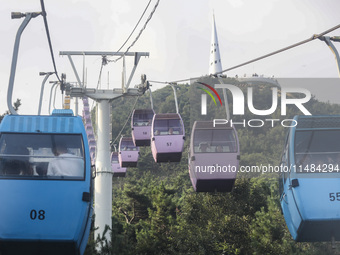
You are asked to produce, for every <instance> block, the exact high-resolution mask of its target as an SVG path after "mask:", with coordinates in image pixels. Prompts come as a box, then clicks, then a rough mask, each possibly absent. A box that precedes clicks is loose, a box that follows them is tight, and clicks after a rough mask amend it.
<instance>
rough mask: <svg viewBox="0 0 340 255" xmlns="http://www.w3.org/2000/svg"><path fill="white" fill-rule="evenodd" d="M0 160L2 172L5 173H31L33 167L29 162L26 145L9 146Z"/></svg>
mask: <svg viewBox="0 0 340 255" xmlns="http://www.w3.org/2000/svg"><path fill="white" fill-rule="evenodd" d="M6 154H8V155H11V156H9V157H6V158H5V159H4V160H3V162H2V164H1V165H2V171H1V172H2V173H3V174H5V175H33V168H32V166H31V164H30V162H29V152H28V149H27V148H26V147H10V148H9V149H7V151H6Z"/></svg>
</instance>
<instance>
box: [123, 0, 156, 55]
mask: <svg viewBox="0 0 340 255" xmlns="http://www.w3.org/2000/svg"><path fill="white" fill-rule="evenodd" d="M150 3H151V0H149V3H148V4H147V6H146V7H145V9H144V11H143V13H142V16H141V17H140V18H139V20H138V22H137V24H136V25H135V27H134V28H133V30H132V32H131V33H130V35H129V36H128V38H127V39H126V40H125V42H124V43H123V45H122V46H121V47H120V48H119V50H117V52H119V51H120V50H121V49H122V48H123V47H124V46H125V44H126V43H127V42H128V40H129V39H130V37H131V36H132V34H133V32H135V30H136V28H137V26H138V25H139V23H140V21H141V20H142V18H143V17H144V14H145V12H146V10H147V9H148V8H149V5H150Z"/></svg>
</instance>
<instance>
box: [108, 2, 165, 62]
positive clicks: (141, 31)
mask: <svg viewBox="0 0 340 255" xmlns="http://www.w3.org/2000/svg"><path fill="white" fill-rule="evenodd" d="M159 1H160V0H158V1H157V3H156V4H155V6H154V7H153V10H152V11H151V13H150V15H149V17H148V19H147V20H146V22H145V24H144V26H143V27H142V29H141V30H140V31H139V34H138V35H137V37H136V39H135V40H134V41H133V42H132V43H131V45H130V46H129V47H128V48H127V50H126V51H125V52H124V54H123V55H121V56H120V57H119V58H116V59H114V60H110V61H113V62H117V61H118V60H120V59H121V58H122V57H124V56H125V54H126V53H128V52H129V50H130V48H131V47H132V46H133V45H134V44H135V43H136V42H137V41H138V39H139V37H140V36H141V34H142V33H143V31H144V30H145V28H146V26H147V24H148V23H149V21H150V20H151V18H152V16H153V14H154V13H155V11H156V9H157V6H158V4H159Z"/></svg>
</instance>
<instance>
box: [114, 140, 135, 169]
mask: <svg viewBox="0 0 340 255" xmlns="http://www.w3.org/2000/svg"><path fill="white" fill-rule="evenodd" d="M138 157H139V148H138V147H136V146H135V145H134V144H133V140H132V137H122V138H121V139H120V142H119V156H118V160H119V164H120V166H121V167H136V166H137V161H138Z"/></svg>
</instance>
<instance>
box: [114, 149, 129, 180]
mask: <svg viewBox="0 0 340 255" xmlns="http://www.w3.org/2000/svg"><path fill="white" fill-rule="evenodd" d="M111 169H112V171H113V177H125V175H126V167H121V166H120V165H119V161H118V152H112V153H111Z"/></svg>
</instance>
